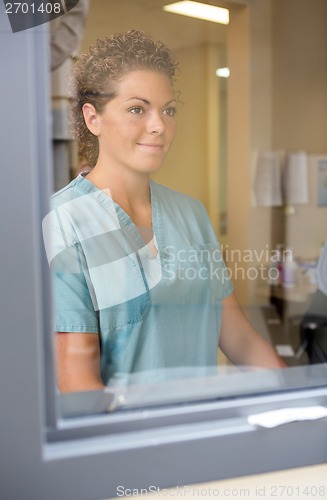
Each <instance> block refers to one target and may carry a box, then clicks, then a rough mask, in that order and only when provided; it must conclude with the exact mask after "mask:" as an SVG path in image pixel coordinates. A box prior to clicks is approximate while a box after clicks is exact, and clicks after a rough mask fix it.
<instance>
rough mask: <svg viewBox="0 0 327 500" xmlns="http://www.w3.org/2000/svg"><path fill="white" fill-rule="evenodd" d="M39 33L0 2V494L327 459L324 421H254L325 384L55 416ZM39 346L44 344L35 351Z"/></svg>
mask: <svg viewBox="0 0 327 500" xmlns="http://www.w3.org/2000/svg"><path fill="white" fill-rule="evenodd" d="M47 47H48V38H47V31H46V29H44V28H43V27H40V28H37V29H33V30H26V31H24V32H21V33H16V34H14V35H13V34H12V33H11V30H10V27H9V23H8V20H7V18H6V16H5V13H4V5H3V3H1V4H0V62H1V88H2V92H1V97H2V99H1V109H2V116H1V143H2V148H1V149H2V161H3V169H2V176H1V180H2V182H1V196H0V204H1V209H0V216H1V228H2V241H1V255H2V262H1V294H2V299H1V301H0V311H1V313H0V314H1V319H2V322H1V325H2V335H1V349H0V394H1V412H0V424H1V425H0V433H1V452H0V453H1V463H2V465H1V470H0V484H1V494H2V495H3V496H4V498H6V499H8V500H9V499H15V500H18V499H20V498H22V499H24V500H25V499H26V498H33V499H34V500H43V499H44V498H47V500H52V499H53V500H58V498H61V499H69V500H74V499H78V500H83V499H85V500H86V499H87V500H90V499H100V498H108V497H113V496H116V494H117V487H118V486H119V485H123V486H124V487H126V488H127V487H129V488H133V489H134V488H136V489H141V488H149V487H150V486H151V485H154V486H156V487H158V488H165V487H173V486H177V485H185V484H190V483H198V482H204V481H209V480H215V479H222V478H229V477H236V476H241V475H248V474H254V473H261V472H267V471H273V470H281V469H286V468H290V467H299V466H304V465H311V464H319V463H324V462H326V461H327V446H326V435H327V432H326V431H327V421H326V419H324V420H319V421H314V422H297V423H293V424H289V425H284V426H280V427H276V428H274V429H270V430H267V429H260V428H256V427H254V426H251V425H249V424H248V422H247V415H248V414H249V413H254V412H257V411H261V410H263V409H270V408H278V407H285V406H295V405H296V406H297V405H300V406H307V405H311V404H322V405H326V404H327V387H326V386H325V387H323V386H321V387H316V388H307V389H301V390H300V389H295V388H294V389H293V390H290V391H289V392H281V393H275V394H266V395H258V396H255V397H247V398H238V399H230V400H224V401H216V402H212V401H211V402H206V403H199V404H189V405H183V406H171V407H167V408H157V409H149V410H146V411H141V410H140V411H138V410H135V411H133V412H130V413H128V414H127V413H126V414H125V415H122V414H117V415H100V416H93V417H92V416H89V417H85V418H72V419H69V420H65V419H62V418H61V417H60V412H59V400H58V398H57V397H56V387H55V381H54V370H53V356H52V350H53V349H52V347H53V346H52V336H51V334H50V333H49V334H47V335H44V332H51V311H50V308H49V304H50V292H49V290H50V286H49V276H48V274H47V272H46V271H45V269H47V266H46V263H45V262H44V257H43V255H44V252H43V243H42V236H41V231H40V227H41V226H40V224H41V220H42V218H43V216H44V214H45V213H46V211H47V206H48V205H47V204H48V198H49V194H50V186H51V174H50V171H51V143H50V137H51V133H50V129H51V118H50V117H51V115H50V109H49V103H50V100H49V79H48V67H49V57H48V53H47V51H48V49H47ZM44 353H46V354H45V355H44Z"/></svg>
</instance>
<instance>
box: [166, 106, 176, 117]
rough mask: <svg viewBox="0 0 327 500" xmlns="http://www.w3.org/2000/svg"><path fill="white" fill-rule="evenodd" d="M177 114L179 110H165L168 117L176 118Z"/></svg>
mask: <svg viewBox="0 0 327 500" xmlns="http://www.w3.org/2000/svg"><path fill="white" fill-rule="evenodd" d="M176 113H177V109H176V108H167V109H165V110H164V114H165V115H167V116H175V115H176Z"/></svg>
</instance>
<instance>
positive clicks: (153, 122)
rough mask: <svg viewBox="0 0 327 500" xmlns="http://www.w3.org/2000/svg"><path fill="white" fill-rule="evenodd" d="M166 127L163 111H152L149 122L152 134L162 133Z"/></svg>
mask: <svg viewBox="0 0 327 500" xmlns="http://www.w3.org/2000/svg"><path fill="white" fill-rule="evenodd" d="M165 128H166V127H165V122H164V119H163V116H162V115H161V113H159V112H154V113H151V115H150V117H149V122H148V131H149V132H150V134H162V133H163V132H164V131H165Z"/></svg>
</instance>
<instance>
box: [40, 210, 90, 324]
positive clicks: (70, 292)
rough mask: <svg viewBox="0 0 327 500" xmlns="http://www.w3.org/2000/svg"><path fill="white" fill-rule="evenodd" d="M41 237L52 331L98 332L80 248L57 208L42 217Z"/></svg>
mask: <svg viewBox="0 0 327 500" xmlns="http://www.w3.org/2000/svg"><path fill="white" fill-rule="evenodd" d="M43 237H44V244H45V249H46V253H47V257H48V262H49V265H50V270H51V277H52V283H53V297H54V330H55V331H58V332H85V333H88V332H90V333H98V331H99V322H98V313H97V312H96V311H95V309H94V306H93V303H92V298H91V294H90V292H89V287H88V281H87V276H88V273H87V266H86V263H85V258H84V255H83V251H82V248H81V245H80V242H79V241H78V239H77V237H76V235H75V232H74V228H73V227H72V225H71V223H70V220H69V217H67V215H66V213H65V211H64V210H63V209H60V207H59V208H57V209H55V210H53V211H51V212H50V213H49V214H48V215H47V216H46V217H45V219H44V220H43Z"/></svg>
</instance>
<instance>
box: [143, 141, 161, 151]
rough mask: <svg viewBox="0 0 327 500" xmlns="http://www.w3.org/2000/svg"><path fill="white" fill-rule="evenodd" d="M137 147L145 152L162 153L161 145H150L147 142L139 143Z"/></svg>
mask: <svg viewBox="0 0 327 500" xmlns="http://www.w3.org/2000/svg"><path fill="white" fill-rule="evenodd" d="M138 145H139V146H140V147H141V148H143V149H145V150H147V151H163V149H164V145H163V144H152V143H147V142H139V143H138Z"/></svg>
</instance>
